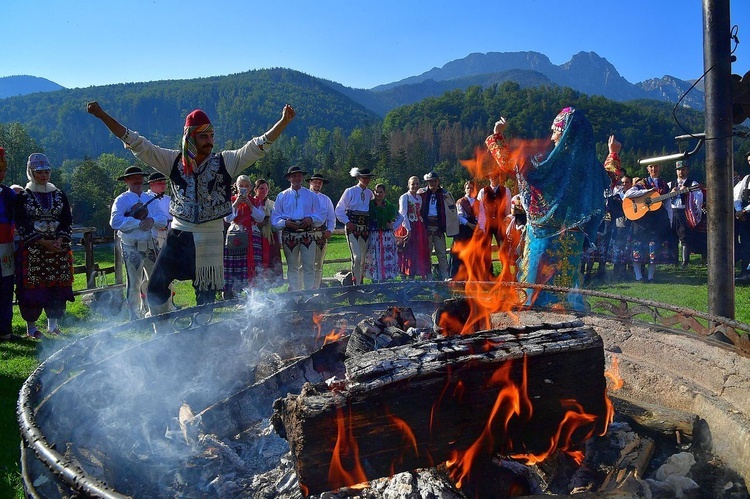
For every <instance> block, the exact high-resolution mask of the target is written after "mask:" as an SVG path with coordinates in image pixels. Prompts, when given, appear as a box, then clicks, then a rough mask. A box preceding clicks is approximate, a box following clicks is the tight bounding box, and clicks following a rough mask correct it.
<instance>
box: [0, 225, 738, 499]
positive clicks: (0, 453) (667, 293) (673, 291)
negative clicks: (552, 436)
mask: <svg viewBox="0 0 750 499" xmlns="http://www.w3.org/2000/svg"><path fill="white" fill-rule="evenodd" d="M75 256H76V264H81V263H83V253H82V252H76V254H75ZM348 258H349V249H348V247H347V244H346V240H345V238H344V236H342V235H334V236H333V238H332V240H331V244H329V248H328V253H327V255H326V259H327V260H338V259H343V260H346V259H348ZM95 261H96V262H97V263H100V264H104V265H111V263H112V250H111V246H110V247H108V248H107V247H101V248H98V249H97V251H96V255H95ZM692 263H693V265H691V266H689V267H687V268H686V269H682V268H675V267H673V266H662V267H660V268H659V270H658V272H657V274H656V283H654V284H642V283H636V282H635V281H634V280H632V278H631V279H629V280H627V281H625V282H613V281H611V280H610V279H609V277H605V278H598V279H592V280H591V282H590V283H589V284H588V285H587V287H588V288H590V289H595V290H599V291H603V292H608V293H614V294H622V295H626V296H631V297H638V298H645V299H649V300H654V301H659V302H664V303H671V304H675V305H680V306H684V307H689V308H693V309H696V310H701V311H707V303H708V287H707V285H706V267H705V266H702V265H700V264H699V262H698V260H697V259H694V260H693V262H692ZM346 268H348V264H347V263H331V264H328V265H326V267H325V270H324V276H325V277H332V276H333V275H334V274H335V273H336V272H337V271H339V270H342V269H346ZM109 279H110V283H112V282H113V276H111V275H110V277H109ZM84 287H85V279H84V277H83V276H77V278H76V283H75V289H83V288H84ZM175 291H176V295H175V302H176V303H177V304H178V305H180V306H191V305H194V304H195V300H194V295H193V290H192V287H191V285H190V283H189V282H179V283H177V285H176V286H175ZM735 299H736V310H737V317H736V318H737V320H739V321H742V322H750V287H748V286H741V287H740V286H738V287H737V289H736V293H735ZM42 320H46V318H45V317H44V316H43V317H42V319H41V320H40V322H39V324H40V326H41V325H43V324H44V323H43V322H42ZM123 321H125V317H124V315H120V316H116V317H112V316H102V315H100V314H97V313H95V312H93V311H92V310H90V309H89V308H88V307H87V306H86V305H85V304H84V303H83V302H82V300H81V299H80V297H77V299H76V302H75V303H73V304H69V305H68V309H67V313H66V316H65V318H64V319H63V321H62V326H61V327H62V329H63V331H64V332H65V335H64V336H66V337H68V338H67V339H70V337H73V336H76V335H81V334H88V333H89V332H91V331H96V330H100V329H103V328H106V327H108V326H112V325H115V324H120V323H122V322H123ZM45 326H46V325H45ZM13 328H14V334H17V335H18V336H21V338H22V339H21V340H19V341H15V342H3V343H0V377H2V380H1V382H0V435H1V438H0V497H16V498H22V497H23V491H22V487H21V478H20V469H19V464H18V459H19V439H20V437H19V433H18V424H17V422H16V400H17V398H18V391H19V389H20V387H21V385H22V384H23V382H24V380H25V379H26V378H27V377H28V376H29V374H30V373H31V371H32V370H33V369H34V368H35V367H36V366H37V365H38V362H39V357H40V356H41V355H42V352H43V351H44V352H49V351H51V350H53V349H54V347H55V346H56V345H64V344H65V342H66V338H65V337H63V338H45V339H44V340H42V341H41V342H39V341H33V340H30V339H27V338H26V332H25V325H24V323H23V321H22V320H21V317H20V315H19V314H18V313H17V310H16V315H15V316H14V322H13ZM40 329H46V327H45V328H42V327H40Z"/></svg>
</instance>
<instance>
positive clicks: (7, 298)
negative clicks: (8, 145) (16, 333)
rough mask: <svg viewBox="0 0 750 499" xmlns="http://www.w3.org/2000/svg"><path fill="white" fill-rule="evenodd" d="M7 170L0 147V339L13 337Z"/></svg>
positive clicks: (10, 204) (11, 217)
mask: <svg viewBox="0 0 750 499" xmlns="http://www.w3.org/2000/svg"><path fill="white" fill-rule="evenodd" d="M7 171H8V162H7V160H6V159H5V149H4V148H2V147H0V341H10V340H11V339H13V334H12V331H13V325H12V322H13V279H14V277H13V276H14V274H15V269H16V265H15V262H14V261H13V258H14V253H15V251H14V250H15V248H14V243H13V238H14V236H15V223H14V218H15V217H14V213H13V205H14V204H15V202H16V193H15V191H14V190H13V189H12V188H11V187H8V186H6V185H5V184H3V181H4V180H5V174H6V172H7Z"/></svg>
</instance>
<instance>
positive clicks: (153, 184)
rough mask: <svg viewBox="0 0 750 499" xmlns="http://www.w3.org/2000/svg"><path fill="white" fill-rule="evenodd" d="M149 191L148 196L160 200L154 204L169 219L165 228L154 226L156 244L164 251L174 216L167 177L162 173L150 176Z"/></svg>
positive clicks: (154, 173)
mask: <svg viewBox="0 0 750 499" xmlns="http://www.w3.org/2000/svg"><path fill="white" fill-rule="evenodd" d="M146 183H147V184H148V191H147V192H146V194H148V195H150V196H152V197H155V198H158V199H156V200H155V201H153V202H152V204H153V205H154V206H155V207H156V208H158V209H159V211H161V212H162V213H163V214H164V216H165V217H167V226H166V227H164V228H161V227H156V226H154V229H153V230H152V232H153V233H154V236H155V237H156V243H157V244H158V245H159V249H162V248H163V247H164V245H165V244H166V243H167V231H168V230H169V225H170V223H171V222H172V215H171V214H170V213H169V203H170V201H171V200H172V198H171V197H169V194H167V192H166V191H167V177H165V176H164V174H163V173H161V172H153V173H152V174H151V175H149V176H148V182H146Z"/></svg>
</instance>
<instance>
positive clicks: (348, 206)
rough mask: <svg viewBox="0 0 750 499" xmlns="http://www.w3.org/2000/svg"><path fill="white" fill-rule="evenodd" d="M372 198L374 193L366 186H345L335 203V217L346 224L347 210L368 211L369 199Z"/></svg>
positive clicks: (347, 218)
mask: <svg viewBox="0 0 750 499" xmlns="http://www.w3.org/2000/svg"><path fill="white" fill-rule="evenodd" d="M374 198H375V194H374V193H373V192H372V191H371V190H370V189H368V188H367V187H365V188H364V189H363V188H362V187H360V185H359V184H357V185H354V186H352V187H349V188H347V189H346V190H345V191H344V193H343V194H342V195H341V199H339V202H338V204H337V205H336V218H338V219H339V222H341V223H342V224H344V225H346V224H347V223H349V216H348V215H347V214H346V212H347V211H359V212H364V213H369V212H370V201H371V200H373V199H374Z"/></svg>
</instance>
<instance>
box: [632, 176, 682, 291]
mask: <svg viewBox="0 0 750 499" xmlns="http://www.w3.org/2000/svg"><path fill="white" fill-rule="evenodd" d="M646 169H647V170H648V177H645V178H643V179H641V180H639V181H638V182H635V183H634V184H633V187H631V188H630V189H628V191H627V192H625V199H629V198H634V197H635V198H637V197H640V196H643V195H644V194H646V193H649V192H656V193H658V194H659V195H663V194H667V193H668V192H669V186H668V185H667V183H666V182H665V181H664V180H662V179H660V178H659V173H660V170H661V166H660V165H658V164H654V165H648V166H647V167H646ZM671 223H672V204H671V203H662V205H661V207H659V209H658V210H651V211H649V212H648V213H646V214H645V215H643V217H641V218H639V219H638V220H633V224H632V227H633V229H632V231H633V239H632V250H633V271H634V272H635V280H636V281H638V282H642V281H643V280H644V277H643V264H644V263H645V264H648V275H647V277H646V280H647V282H651V281H653V280H654V274H655V272H656V265H657V264H659V263H669V262H670V261H672V260H673V258H672V252H671V244H670V242H671V239H672V238H671V235H672V231H671Z"/></svg>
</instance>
